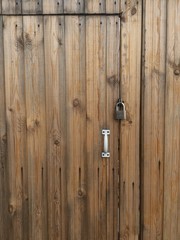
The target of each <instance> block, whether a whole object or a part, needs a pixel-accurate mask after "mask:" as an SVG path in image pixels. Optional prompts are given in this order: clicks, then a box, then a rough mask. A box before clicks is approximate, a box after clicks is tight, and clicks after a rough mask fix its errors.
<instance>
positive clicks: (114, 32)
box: [106, 16, 120, 239]
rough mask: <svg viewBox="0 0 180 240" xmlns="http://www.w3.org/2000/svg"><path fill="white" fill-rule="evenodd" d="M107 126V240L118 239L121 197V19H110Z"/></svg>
mask: <svg viewBox="0 0 180 240" xmlns="http://www.w3.org/2000/svg"><path fill="white" fill-rule="evenodd" d="M106 58H107V63H106V64H107V76H106V81H107V95H106V97H107V127H108V128H109V129H110V130H111V135H110V142H109V149H110V154H111V157H110V159H109V160H108V161H107V193H108V194H107V239H118V232H119V220H118V208H119V207H118V197H119V191H118V188H119V183H118V177H119V146H118V140H119V122H118V121H116V120H115V118H114V109H115V104H116V102H117V99H118V98H119V90H120V89H119V87H120V71H119V64H120V18H119V17H118V16H115V17H112V16H110V17H107V57H106Z"/></svg>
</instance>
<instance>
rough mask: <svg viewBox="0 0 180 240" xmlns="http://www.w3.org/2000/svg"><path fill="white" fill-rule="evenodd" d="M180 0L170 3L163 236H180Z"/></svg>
mask: <svg viewBox="0 0 180 240" xmlns="http://www.w3.org/2000/svg"><path fill="white" fill-rule="evenodd" d="M179 10H180V1H179V0H176V1H168V4H167V53H166V92H165V96H166V101H165V167H164V222H163V238H164V240H167V239H169V238H171V239H179V238H180V218H179V217H180V12H179Z"/></svg>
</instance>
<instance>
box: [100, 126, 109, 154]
mask: <svg viewBox="0 0 180 240" xmlns="http://www.w3.org/2000/svg"><path fill="white" fill-rule="evenodd" d="M102 135H104V152H102V158H109V157H110V152H108V135H110V130H108V129H103V130H102Z"/></svg>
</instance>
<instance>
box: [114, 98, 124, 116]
mask: <svg viewBox="0 0 180 240" xmlns="http://www.w3.org/2000/svg"><path fill="white" fill-rule="evenodd" d="M115 118H116V120H126V107H125V104H124V103H123V101H122V100H121V99H119V100H118V102H117V103H116V107H115Z"/></svg>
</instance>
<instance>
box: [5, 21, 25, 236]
mask: <svg viewBox="0 0 180 240" xmlns="http://www.w3.org/2000/svg"><path fill="white" fill-rule="evenodd" d="M4 49H6V53H5V55H4V68H5V94H6V119H7V146H8V148H7V151H8V155H7V157H8V162H7V164H8V183H7V186H8V199H7V201H8V211H9V217H10V225H9V227H10V226H11V228H10V229H9V239H23V235H22V234H23V222H22V218H23V217H22V204H23V200H24V199H23V179H22V171H23V161H24V160H25V154H26V113H25V85H24V84H25V81H24V67H23V66H24V52H23V41H22V17H5V18H4Z"/></svg>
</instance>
